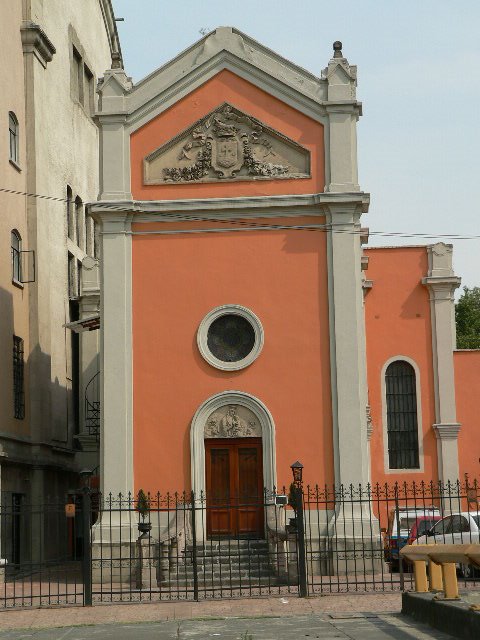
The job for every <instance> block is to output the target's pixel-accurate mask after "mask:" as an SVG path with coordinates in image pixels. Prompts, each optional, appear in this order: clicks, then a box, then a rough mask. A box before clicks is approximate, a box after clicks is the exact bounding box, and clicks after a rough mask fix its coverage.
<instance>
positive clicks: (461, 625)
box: [402, 591, 480, 640]
mask: <svg viewBox="0 0 480 640" xmlns="http://www.w3.org/2000/svg"><path fill="white" fill-rule="evenodd" d="M402 613H404V614H405V615H407V616H410V617H411V618H413V619H414V620H417V621H418V622H423V623H425V624H428V625H430V626H431V627H433V628H434V629H438V630H439V631H443V632H444V633H449V634H450V635H452V636H453V637H455V638H462V640H473V638H480V612H477V611H472V610H471V609H470V606H469V605H468V604H467V603H466V602H462V600H441V599H435V595H434V594H433V593H411V592H408V591H407V592H405V593H403V594H402Z"/></svg>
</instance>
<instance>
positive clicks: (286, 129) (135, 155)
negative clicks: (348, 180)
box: [130, 71, 324, 200]
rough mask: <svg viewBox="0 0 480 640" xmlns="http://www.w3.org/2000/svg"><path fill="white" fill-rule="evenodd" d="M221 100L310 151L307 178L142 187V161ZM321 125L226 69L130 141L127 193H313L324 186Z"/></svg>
mask: <svg viewBox="0 0 480 640" xmlns="http://www.w3.org/2000/svg"><path fill="white" fill-rule="evenodd" d="M224 102H229V103H231V104H232V105H233V106H235V107H238V108H239V109H241V110H243V111H245V112H246V113H248V114H250V115H252V116H254V117H255V118H258V119H259V120H261V121H262V122H264V123H265V124H267V125H269V126H270V127H272V128H273V129H276V130H277V131H280V132H281V133H283V134H284V135H285V136H288V137H289V138H291V139H292V140H294V141H295V142H298V143H299V144H301V145H303V146H304V147H306V148H307V149H309V150H310V151H311V174H312V177H311V178H302V179H291V180H289V179H281V180H252V181H245V182H233V183H232V182H218V183H213V184H212V183H209V184H183V185H144V184H143V159H144V158H145V157H146V156H147V155H148V154H150V153H151V152H152V151H154V150H155V149H157V148H158V147H160V146H161V145H162V144H164V143H165V142H168V140H170V139H171V138H173V137H174V136H175V135H177V134H178V133H180V132H181V131H183V130H184V129H187V128H188V127H189V126H191V125H192V124H193V123H194V122H196V121H197V120H199V119H200V118H202V117H204V116H206V115H207V114H208V113H209V112H210V111H212V110H213V109H215V108H216V107H218V106H219V105H221V104H222V103H224ZM323 149H324V142H323V126H322V125H321V124H319V123H317V122H315V121H314V120H311V119H310V118H308V117H307V116H304V115H303V114H301V113H300V112H298V111H296V110H295V109H293V108H292V107H290V106H288V105H286V104H285V103H284V102H281V101H280V100H278V99H277V98H274V97H273V96H271V95H268V94H267V93H265V92H264V91H262V90H261V89H258V88H257V87H255V86H254V85H253V84H251V83H249V82H247V81H246V80H243V79H242V78H239V77H238V76H236V75H235V74H233V73H231V72H230V71H221V72H220V73H219V74H217V75H216V76H215V77H213V78H212V79H211V80H209V81H208V82H206V83H205V84H203V85H202V86H201V87H199V88H198V89H196V90H195V91H192V92H191V93H190V94H189V95H188V96H186V97H185V98H183V99H182V100H180V101H179V102H177V103H176V104H175V106H174V107H171V108H170V109H167V110H166V111H165V112H164V113H162V114H161V115H159V116H157V117H156V118H154V119H153V120H151V121H150V122H148V123H147V124H145V125H144V126H143V127H141V128H140V129H138V130H137V131H135V132H134V133H133V134H132V136H131V139H130V151H131V172H132V194H133V197H134V198H135V199H138V200H170V199H178V198H226V197H231V196H261V195H271V194H276V195H280V194H299V193H318V192H321V191H323V188H324V152H323Z"/></svg>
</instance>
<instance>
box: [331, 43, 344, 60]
mask: <svg viewBox="0 0 480 640" xmlns="http://www.w3.org/2000/svg"><path fill="white" fill-rule="evenodd" d="M333 51H334V54H333V57H334V58H343V53H342V43H341V42H340V40H335V42H334V43H333Z"/></svg>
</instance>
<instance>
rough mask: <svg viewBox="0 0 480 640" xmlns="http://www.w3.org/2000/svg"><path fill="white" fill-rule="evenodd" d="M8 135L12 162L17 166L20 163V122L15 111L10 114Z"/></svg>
mask: <svg viewBox="0 0 480 640" xmlns="http://www.w3.org/2000/svg"><path fill="white" fill-rule="evenodd" d="M8 133H9V138H10V160H11V161H12V162H14V163H15V164H16V165H18V164H19V162H20V153H19V145H18V120H17V116H16V115H15V114H14V113H13V111H9V113H8Z"/></svg>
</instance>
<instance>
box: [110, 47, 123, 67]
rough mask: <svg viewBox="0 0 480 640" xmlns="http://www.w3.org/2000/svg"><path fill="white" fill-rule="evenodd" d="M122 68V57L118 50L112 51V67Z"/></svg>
mask: <svg viewBox="0 0 480 640" xmlns="http://www.w3.org/2000/svg"><path fill="white" fill-rule="evenodd" d="M121 68H122V58H121V56H120V54H119V53H118V51H114V52H113V53H112V69H121Z"/></svg>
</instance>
